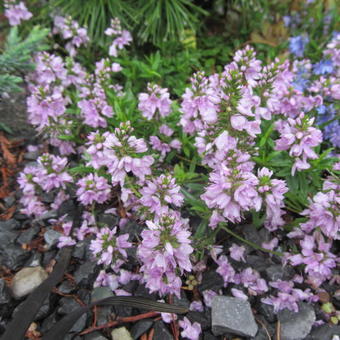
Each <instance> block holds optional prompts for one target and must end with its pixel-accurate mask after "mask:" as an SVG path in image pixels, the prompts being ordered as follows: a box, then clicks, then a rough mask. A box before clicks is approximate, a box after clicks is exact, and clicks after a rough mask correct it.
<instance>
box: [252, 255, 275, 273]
mask: <svg viewBox="0 0 340 340" xmlns="http://www.w3.org/2000/svg"><path fill="white" fill-rule="evenodd" d="M271 264H272V263H271V261H270V260H268V259H266V258H264V257H263V256H257V255H248V256H247V267H251V268H254V269H255V270H257V271H258V272H259V273H261V274H264V273H265V271H266V269H267V268H268V267H269V266H270V265H271Z"/></svg>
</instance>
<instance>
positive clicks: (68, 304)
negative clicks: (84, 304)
mask: <svg viewBox="0 0 340 340" xmlns="http://www.w3.org/2000/svg"><path fill="white" fill-rule="evenodd" d="M59 305H60V307H59V308H58V310H57V312H58V313H59V314H62V315H64V314H68V313H71V312H72V311H73V310H75V309H76V308H78V307H79V304H78V303H77V302H76V301H75V300H74V299H72V298H67V297H63V298H61V299H60V301H59Z"/></svg>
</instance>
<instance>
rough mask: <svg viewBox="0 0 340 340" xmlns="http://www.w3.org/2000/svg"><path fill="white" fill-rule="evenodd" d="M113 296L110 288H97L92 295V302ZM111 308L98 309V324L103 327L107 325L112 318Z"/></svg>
mask: <svg viewBox="0 0 340 340" xmlns="http://www.w3.org/2000/svg"><path fill="white" fill-rule="evenodd" d="M111 296H113V292H112V290H111V289H110V288H108V287H96V288H94V289H93V291H92V293H91V302H95V301H98V300H101V299H105V298H107V297H111ZM111 309H112V308H111V307H110V306H100V307H98V308H97V324H98V326H101V325H103V324H105V323H107V322H108V321H109V320H110V318H111V317H112V312H111Z"/></svg>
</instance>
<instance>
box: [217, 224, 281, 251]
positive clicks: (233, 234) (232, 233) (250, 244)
mask: <svg viewBox="0 0 340 340" xmlns="http://www.w3.org/2000/svg"><path fill="white" fill-rule="evenodd" d="M220 228H221V229H223V230H224V231H226V232H227V233H228V234H230V235H232V236H234V237H235V238H237V239H238V240H240V241H241V242H244V243H245V244H247V245H248V246H250V247H252V248H254V249H257V250H261V251H263V252H266V253H270V254H273V255H277V256H282V255H283V254H282V253H281V252H278V251H273V250H269V249H265V248H262V247H260V246H259V245H257V244H256V243H254V242H251V241H248V240H246V239H244V238H243V237H241V236H239V235H237V234H236V233H234V232H233V231H231V230H230V229H229V228H227V227H225V226H220Z"/></svg>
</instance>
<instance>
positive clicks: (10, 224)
mask: <svg viewBox="0 0 340 340" xmlns="http://www.w3.org/2000/svg"><path fill="white" fill-rule="evenodd" d="M16 229H20V223H19V222H18V221H17V220H15V219H14V218H11V219H10V220H7V221H0V231H3V230H16Z"/></svg>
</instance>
